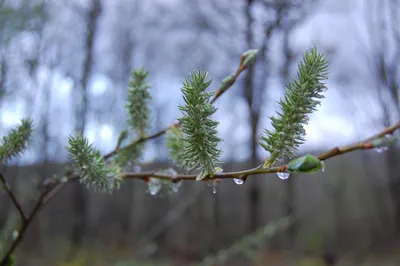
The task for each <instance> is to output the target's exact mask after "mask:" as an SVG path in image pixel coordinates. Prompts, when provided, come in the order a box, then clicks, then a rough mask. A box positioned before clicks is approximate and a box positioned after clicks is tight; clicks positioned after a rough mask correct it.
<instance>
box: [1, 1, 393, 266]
mask: <svg viewBox="0 0 400 266" xmlns="http://www.w3.org/2000/svg"><path fill="white" fill-rule="evenodd" d="M313 46H315V47H317V49H318V50H319V51H320V52H324V53H325V54H326V56H327V59H328V62H329V69H330V73H329V81H328V88H329V89H328V91H327V92H326V99H324V100H323V101H322V106H321V107H320V108H319V111H318V112H317V113H315V114H313V115H312V116H311V120H310V123H309V125H308V126H307V127H306V133H307V137H306V144H304V145H302V146H301V147H300V154H303V153H305V152H314V153H316V152H320V151H325V150H327V149H329V148H331V147H334V146H338V145H344V144H347V143H350V142H354V141H357V140H360V139H362V138H364V137H366V136H368V135H371V134H374V133H376V132H378V131H379V130H381V129H382V128H383V127H385V126H388V125H390V124H392V123H394V122H396V121H398V120H399V117H400V115H399V114H400V112H399V80H400V75H399V74H400V73H399V72H400V71H399V68H398V66H399V62H400V60H399V59H400V5H399V3H398V1H396V0H354V1H346V0H306V1H298V0H240V1H239V0H237V1H229V0H219V1H215V0H191V1H185V0H168V1H167V0H151V1H140V0H70V1H58V0H0V108H1V112H0V114H1V115H0V128H1V131H0V132H1V135H5V134H6V132H7V131H8V130H9V129H10V128H11V127H13V126H14V125H15V124H16V123H18V121H19V120H20V119H21V118H23V117H25V116H27V115H30V116H31V117H32V118H33V120H34V123H35V135H34V141H33V142H32V145H31V146H30V148H29V150H28V151H27V152H25V153H24V155H23V156H21V157H19V158H17V159H15V160H13V161H12V162H10V164H8V165H7V166H6V167H4V169H3V172H4V174H5V175H6V177H7V178H8V180H9V182H10V183H11V185H12V187H13V189H14V190H15V191H16V194H17V195H18V197H19V198H20V199H21V200H22V201H23V202H24V206H23V207H24V208H29V207H31V205H32V202H33V199H35V198H36V197H37V195H38V193H39V192H38V191H39V188H40V186H41V182H42V181H43V180H44V179H45V178H48V177H51V176H52V175H53V174H54V173H62V172H63V169H64V165H65V163H66V162H67V150H66V149H65V146H66V144H67V141H68V136H69V134H73V133H75V132H78V131H83V132H84V133H85V136H87V137H88V139H89V140H90V141H92V142H94V145H95V146H96V147H97V148H99V149H100V150H101V151H102V152H104V153H106V152H110V151H111V150H112V149H113V148H114V147H115V144H116V141H117V138H118V135H119V132H120V131H121V130H123V129H124V128H126V124H125V121H126V114H125V113H126V112H125V106H124V104H125V100H126V98H127V96H128V81H129V78H130V71H131V69H132V68H139V67H144V68H145V69H147V70H149V74H148V81H149V83H150V86H151V89H150V92H151V97H152V101H153V104H152V118H151V127H150V128H151V130H150V131H151V132H157V131H158V130H160V129H164V128H165V127H167V126H169V125H170V124H171V123H174V122H176V119H177V118H178V117H179V116H180V114H179V110H178V108H177V106H178V105H179V104H181V103H182V95H181V93H180V88H181V87H182V81H183V80H184V78H186V77H187V76H188V75H189V73H190V71H191V70H193V69H205V70H207V71H208V72H209V76H210V77H211V78H212V79H213V82H212V84H211V86H210V90H211V91H213V90H215V89H217V86H218V85H219V84H220V82H221V81H222V79H223V78H225V77H226V76H227V75H229V74H230V73H232V71H234V70H235V69H236V67H237V64H238V58H239V56H240V54H242V53H243V52H244V51H245V50H247V49H259V54H258V57H257V59H256V61H255V64H254V65H253V66H251V67H250V68H249V69H248V70H246V72H244V73H243V75H241V76H240V78H239V79H238V81H237V82H236V83H235V85H234V86H233V87H232V88H230V90H229V91H228V92H227V93H225V94H224V95H223V96H222V97H221V99H220V100H219V101H218V102H217V103H216V104H215V106H216V107H217V108H218V110H217V112H216V113H215V115H214V118H215V119H216V120H218V121H219V122H220V124H219V126H218V131H219V134H220V136H221V137H222V138H223V143H222V145H221V148H222V149H223V150H224V153H223V156H222V158H221V159H222V160H223V161H224V162H226V164H225V165H224V167H223V168H224V171H230V170H241V169H244V168H250V167H253V166H255V165H258V164H260V163H261V161H262V160H263V159H265V158H266V156H267V155H268V154H266V153H265V151H263V149H262V148H261V147H260V146H259V144H258V142H259V136H260V134H261V133H262V132H263V129H264V128H271V125H270V121H269V119H268V116H270V115H273V114H274V110H275V109H276V108H278V104H277V100H278V99H279V97H281V96H282V95H283V92H284V87H285V85H286V84H288V82H289V81H290V79H291V78H292V77H293V76H294V75H295V74H296V73H295V71H296V67H297V63H298V61H299V60H300V58H301V57H302V54H303V53H304V52H305V50H306V49H308V48H310V47H313ZM380 151H381V150H380ZM167 154H168V149H167V148H166V147H165V137H160V138H157V139H154V140H151V141H150V142H148V143H146V145H145V153H144V154H143V156H142V160H141V161H140V164H138V165H136V166H134V167H132V169H130V170H131V171H141V170H145V169H168V167H169V166H171V162H170V161H169V160H168V159H167ZM399 159H400V154H399V150H398V147H397V146H395V147H392V148H390V149H389V150H386V151H384V152H377V151H365V152H354V153H351V154H346V155H344V156H342V157H337V158H333V159H332V160H329V161H327V162H326V164H325V168H326V171H325V172H323V173H318V174H313V175H297V174H292V175H291V176H290V178H289V179H287V180H280V179H279V178H278V177H277V176H276V175H268V176H257V177H251V178H249V179H248V180H247V181H246V183H245V184H243V185H241V186H238V185H236V184H235V183H234V182H233V181H232V180H224V181H223V182H222V184H220V185H218V186H217V188H216V189H217V193H216V194H213V193H212V189H211V188H210V187H208V186H206V185H204V184H201V183H196V182H189V183H185V184H182V186H181V187H180V188H179V191H178V192H177V193H173V194H171V195H158V196H155V197H154V196H152V195H150V193H149V192H148V187H147V184H146V183H144V182H141V181H140V180H138V181H126V182H124V183H123V185H122V187H121V189H120V191H117V193H115V194H114V195H112V196H109V195H99V194H96V193H93V192H90V191H87V190H86V188H85V187H84V186H80V185H78V184H74V185H71V186H69V187H68V188H66V189H65V190H64V191H62V192H61V193H60V194H59V195H58V196H57V197H56V198H55V199H54V201H52V202H50V203H49V204H48V205H47V206H46V207H45V208H44V210H43V211H42V212H41V213H40V215H39V216H38V217H37V219H36V220H35V222H34V224H33V225H32V227H31V228H30V229H29V232H28V234H27V236H26V238H25V240H24V242H23V244H22V245H21V246H20V248H19V249H18V252H17V253H16V257H17V265H32V266H35V265H60V266H61V265H64V266H65V265H99V266H101V265H118V266H122V265H123V266H128V265H146V263H149V264H148V265H189V264H191V263H199V262H200V261H202V260H203V259H204V258H206V257H210V256H211V257H212V256H213V255H215V254H219V253H218V251H221V250H222V251H223V250H227V249H229V247H232V246H234V245H235V243H247V242H246V241H244V242H241V240H243V239H246V237H251V236H252V235H251V234H254V232H261V231H257V230H259V228H263V227H264V226H268V225H270V226H271V225H274V224H276V223H277V221H279V220H280V219H281V218H282V217H288V216H290V217H292V218H293V222H291V223H289V224H287V225H286V226H285V228H283V229H282V230H278V231H277V232H275V233H274V234H272V235H268V236H263V235H262V234H261V236H263V237H261V238H260V239H259V241H258V242H257V243H256V244H252V245H250V246H246V245H243V246H240V248H238V250H239V251H240V252H235V254H234V255H233V256H232V257H230V258H226V260H225V261H224V262H221V265H310V266H312V265H324V264H321V263H323V262H322V261H323V259H322V258H323V257H325V258H326V257H334V258H337V259H338V260H339V262H338V265H398V264H399V262H400V258H399V255H398V252H397V250H398V248H399V240H400V238H399V237H400V169H399V166H398V161H399ZM176 170H177V171H178V170H179V169H178V168H177V169H176ZM0 199H1V200H0V206H1V208H0V228H1V234H0V237H1V238H0V239H1V242H0V245H1V247H2V246H3V245H6V244H7V243H8V241H9V240H10V239H11V238H12V232H13V230H14V229H15V228H16V226H15V225H16V224H17V223H18V220H17V219H16V218H17V216H16V214H17V213H16V212H15V210H14V209H13V208H12V205H11V202H10V200H9V199H8V198H7V195H6V194H5V193H4V192H0ZM238 241H239V242H238ZM223 263H225V264H223Z"/></svg>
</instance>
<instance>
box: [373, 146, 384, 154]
mask: <svg viewBox="0 0 400 266" xmlns="http://www.w3.org/2000/svg"><path fill="white" fill-rule="evenodd" d="M375 150H376V151H377V152H378V153H382V152H383V151H384V148H382V147H378V148H376V149H375Z"/></svg>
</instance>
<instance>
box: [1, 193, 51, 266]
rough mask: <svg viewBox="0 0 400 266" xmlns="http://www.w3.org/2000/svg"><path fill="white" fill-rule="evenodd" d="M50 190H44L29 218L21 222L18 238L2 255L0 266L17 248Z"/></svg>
mask: <svg viewBox="0 0 400 266" xmlns="http://www.w3.org/2000/svg"><path fill="white" fill-rule="evenodd" d="M51 190H52V189H47V190H45V191H44V192H43V193H42V194H41V195H40V197H39V199H38V200H37V201H36V203H35V206H34V207H33V209H32V211H31V212H30V214H29V216H28V217H27V218H26V219H24V220H23V221H22V225H21V227H20V229H19V230H18V237H17V238H16V239H15V240H14V241H13V242H12V244H11V246H10V247H9V249H8V250H7V252H6V253H5V254H4V256H3V258H2V260H1V261H0V265H1V266H6V265H7V261H8V259H9V257H10V256H11V255H12V253H13V252H14V250H15V249H16V248H17V246H18V245H19V243H20V242H21V241H22V240H23V237H24V235H25V232H26V230H27V229H28V227H29V225H30V224H31V223H32V220H33V218H34V217H35V216H36V214H37V213H38V212H39V210H40V208H41V207H42V206H43V199H44V198H45V197H46V196H47V195H48V193H50V191H51Z"/></svg>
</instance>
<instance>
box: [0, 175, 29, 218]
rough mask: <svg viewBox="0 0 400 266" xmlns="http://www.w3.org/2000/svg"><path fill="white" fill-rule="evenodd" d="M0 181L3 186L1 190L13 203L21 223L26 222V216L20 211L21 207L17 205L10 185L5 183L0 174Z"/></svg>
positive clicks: (17, 202)
mask: <svg viewBox="0 0 400 266" xmlns="http://www.w3.org/2000/svg"><path fill="white" fill-rule="evenodd" d="M0 181H1V183H2V185H3V189H4V190H5V191H6V192H7V194H8V196H9V197H10V199H11V201H12V202H13V204H14V206H15V208H16V209H17V211H18V212H19V216H21V219H22V221H26V216H25V213H24V211H23V210H22V206H21V204H20V203H19V201H18V199H17V197H16V196H15V194H14V193H13V192H12V190H11V187H10V185H9V184H8V183H7V181H6V179H5V178H4V176H3V174H2V173H0Z"/></svg>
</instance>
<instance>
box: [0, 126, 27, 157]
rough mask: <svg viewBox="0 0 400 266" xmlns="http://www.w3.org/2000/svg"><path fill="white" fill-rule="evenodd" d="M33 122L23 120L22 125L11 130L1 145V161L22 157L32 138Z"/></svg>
mask: <svg viewBox="0 0 400 266" xmlns="http://www.w3.org/2000/svg"><path fill="white" fill-rule="evenodd" d="M32 128H33V121H32V120H31V119H30V118H28V119H23V120H21V124H20V125H18V126H16V127H15V128H13V129H11V130H10V132H8V134H7V135H6V136H4V137H3V139H2V140H1V144H0V161H1V162H5V161H7V160H9V159H11V158H12V157H15V156H18V155H20V154H21V153H22V152H23V151H24V150H25V149H26V148H27V145H28V143H29V140H30V138H31V136H32Z"/></svg>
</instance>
